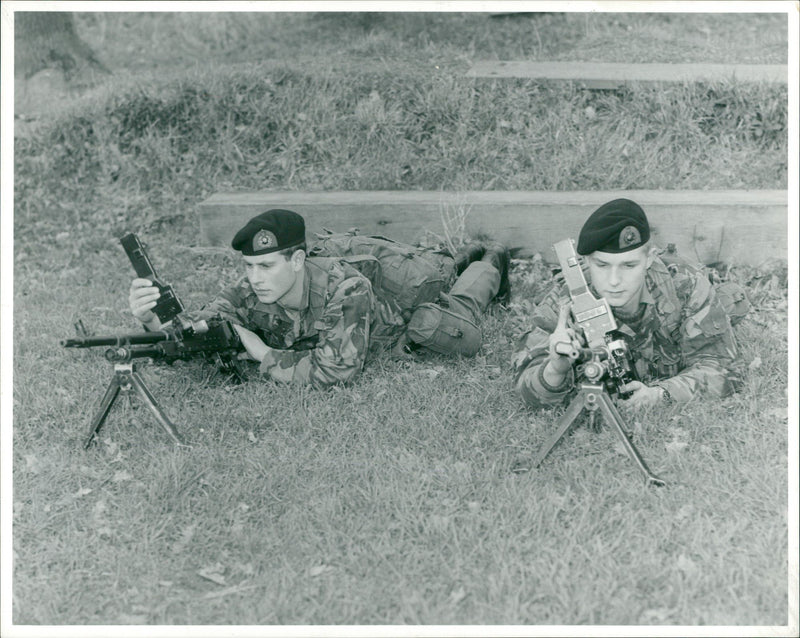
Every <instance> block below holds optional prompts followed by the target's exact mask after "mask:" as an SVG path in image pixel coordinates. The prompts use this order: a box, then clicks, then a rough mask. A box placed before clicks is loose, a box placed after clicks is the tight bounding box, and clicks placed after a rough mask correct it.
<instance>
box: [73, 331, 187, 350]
mask: <svg viewBox="0 0 800 638" xmlns="http://www.w3.org/2000/svg"><path fill="white" fill-rule="evenodd" d="M171 338H172V337H171V336H170V334H169V333H167V332H142V333H137V334H128V335H107V336H102V337H73V338H72V339H62V340H61V345H62V346H64V347H65V348H96V347H98V346H115V347H121V346H125V345H139V344H147V343H158V342H160V341H168V340H170V339H171Z"/></svg>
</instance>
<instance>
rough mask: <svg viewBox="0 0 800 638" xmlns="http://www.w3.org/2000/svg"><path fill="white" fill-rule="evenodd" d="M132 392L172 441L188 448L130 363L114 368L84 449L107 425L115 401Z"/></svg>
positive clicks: (93, 419)
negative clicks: (123, 394)
mask: <svg viewBox="0 0 800 638" xmlns="http://www.w3.org/2000/svg"><path fill="white" fill-rule="evenodd" d="M131 390H136V393H137V394H138V395H139V397H140V398H141V399H142V401H144V404H145V405H146V406H147V407H148V408H150V411H151V412H152V413H153V415H154V416H155V417H156V420H157V421H158V423H159V425H161V427H162V428H164V430H165V431H166V432H167V434H169V435H170V437H171V438H172V440H173V441H175V443H176V444H178V445H184V446H186V445H187V444H186V442H185V441H184V439H183V437H182V436H181V435H180V433H179V432H178V430H177V429H176V428H175V426H174V425H173V423H172V421H170V420H169V418H168V417H167V415H166V414H164V411H163V410H162V409H161V407H160V406H159V405H158V402H157V401H156V400H155V397H153V395H152V394H151V393H150V390H148V389H147V386H146V385H145V384H144V381H143V380H142V378H141V377H140V376H139V373H138V372H136V370H134V368H133V365H132V364H130V363H122V364H117V365H115V366H114V376H113V378H112V379H111V381H110V383H109V384H108V388H107V389H106V393H105V394H104V395H103V399H102V400H101V401H100V408H99V409H98V411H97V413H96V414H95V416H94V417H93V418H92V422H91V425H90V428H89V436H88V437H87V438H86V443H85V445H84V448H88V447H89V446H90V445H91V443H92V441H93V440H94V437H95V436H96V435H97V433H98V432H99V431H100V428H101V427H102V426H103V423H105V420H106V417H107V416H108V413H109V412H110V411H111V406H112V405H114V401H115V400H116V399H117V397H118V396H119V394H120V392H123V393H125V394H129V393H130V392H131Z"/></svg>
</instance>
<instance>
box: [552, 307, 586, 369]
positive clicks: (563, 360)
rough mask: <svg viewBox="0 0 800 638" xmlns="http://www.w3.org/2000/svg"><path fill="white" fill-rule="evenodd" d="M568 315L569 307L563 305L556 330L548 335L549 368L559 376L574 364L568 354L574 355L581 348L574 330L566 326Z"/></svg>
mask: <svg viewBox="0 0 800 638" xmlns="http://www.w3.org/2000/svg"><path fill="white" fill-rule="evenodd" d="M569 313H570V305H569V304H563V305H562V306H561V309H560V310H559V313H558V323H557V324H556V329H555V330H554V331H553V333H552V334H551V335H550V340H549V346H550V347H549V352H550V356H549V359H550V367H551V368H552V370H553V372H557V373H560V374H563V373H565V372H566V371H567V370H569V369H570V368H571V367H572V364H573V363H574V362H575V358H574V357H572V356H570V353H576V352H578V351H580V349H581V347H582V346H581V342H580V340H579V339H578V335H577V333H576V332H575V330H574V329H573V328H570V327H569V326H568V325H567V319H568V318H569Z"/></svg>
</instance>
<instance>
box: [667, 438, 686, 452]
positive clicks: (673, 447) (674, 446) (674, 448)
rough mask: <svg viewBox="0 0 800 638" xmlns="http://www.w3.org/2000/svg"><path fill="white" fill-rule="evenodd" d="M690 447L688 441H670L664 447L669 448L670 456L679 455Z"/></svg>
mask: <svg viewBox="0 0 800 638" xmlns="http://www.w3.org/2000/svg"><path fill="white" fill-rule="evenodd" d="M687 445H689V444H688V443H687V442H686V441H670V442H669V443H666V444H665V445H664V447H665V448H667V452H669V453H670V454H678V453H679V452H683V450H684V449H685V448H686V446H687Z"/></svg>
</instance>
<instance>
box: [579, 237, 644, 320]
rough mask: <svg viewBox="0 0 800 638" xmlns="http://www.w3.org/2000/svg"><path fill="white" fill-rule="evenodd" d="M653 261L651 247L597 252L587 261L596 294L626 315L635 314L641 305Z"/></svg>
mask: <svg viewBox="0 0 800 638" xmlns="http://www.w3.org/2000/svg"><path fill="white" fill-rule="evenodd" d="M652 260H653V255H652V253H651V251H650V248H649V246H648V245H645V246H640V247H639V248H636V249H634V250H629V251H628V252H625V253H604V252H600V251H595V252H593V253H592V254H591V255H589V256H588V257H587V259H586V261H587V263H588V264H589V275H590V276H591V278H592V285H593V286H594V289H595V290H596V291H597V293H598V294H599V295H600V296H602V297H605V298H606V300H607V301H608V303H609V305H610V306H612V307H614V308H620V309H622V310H623V311H626V312H630V311H633V310H636V308H637V306H638V305H639V300H640V299H641V297H642V288H643V287H644V277H645V274H646V272H647V267H648V266H649V265H650V262H651V261H652Z"/></svg>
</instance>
